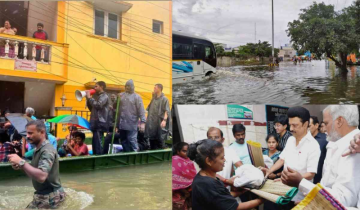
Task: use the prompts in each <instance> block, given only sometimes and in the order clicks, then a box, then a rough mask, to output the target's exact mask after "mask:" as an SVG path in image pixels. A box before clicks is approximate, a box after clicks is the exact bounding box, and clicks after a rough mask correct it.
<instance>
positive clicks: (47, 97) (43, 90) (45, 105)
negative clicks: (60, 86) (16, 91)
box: [24, 81, 55, 116]
mask: <svg viewBox="0 0 360 210" xmlns="http://www.w3.org/2000/svg"><path fill="white" fill-rule="evenodd" d="M54 92H55V84H54V83H46V82H40V81H39V82H25V99H24V105H25V108H26V107H32V108H34V109H35V112H36V113H35V115H36V116H41V115H49V114H50V110H51V109H52V108H53V107H52V105H53V100H54Z"/></svg>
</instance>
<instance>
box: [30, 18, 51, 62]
mask: <svg viewBox="0 0 360 210" xmlns="http://www.w3.org/2000/svg"><path fill="white" fill-rule="evenodd" d="M37 29H38V30H37V31H35V32H34V34H33V38H36V39H42V40H48V38H49V37H48V35H47V33H46V31H44V24H42V23H38V24H37ZM44 52H45V54H44V58H45V60H47V53H46V51H44ZM40 57H41V46H40V45H36V60H37V61H40Z"/></svg>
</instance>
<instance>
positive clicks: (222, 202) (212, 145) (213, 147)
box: [188, 139, 263, 210]
mask: <svg viewBox="0 0 360 210" xmlns="http://www.w3.org/2000/svg"><path fill="white" fill-rule="evenodd" d="M188 157H189V158H190V159H191V160H195V162H196V163H197V164H198V165H199V167H200V169H201V170H200V171H199V173H198V174H197V175H196V176H195V178H194V181H193V183H192V185H191V187H192V209H193V210H202V209H204V210H205V209H212V210H223V209H227V210H239V209H251V208H254V207H256V206H259V205H260V204H262V203H263V200H262V199H255V200H251V201H247V202H244V203H238V202H237V201H236V199H235V198H234V197H233V196H232V195H231V194H230V192H229V190H228V189H227V188H226V187H225V185H224V183H223V182H221V181H220V180H219V178H217V177H216V172H218V171H221V170H222V169H223V167H224V164H225V154H224V147H223V145H222V144H221V143H219V142H217V141H213V140H209V139H206V140H201V141H198V142H196V143H194V144H190V146H189V151H188Z"/></svg>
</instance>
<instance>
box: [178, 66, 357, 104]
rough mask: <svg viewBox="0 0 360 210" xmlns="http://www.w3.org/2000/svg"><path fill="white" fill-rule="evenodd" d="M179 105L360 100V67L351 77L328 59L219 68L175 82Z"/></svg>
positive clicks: (336, 102) (354, 69) (351, 70)
mask: <svg viewBox="0 0 360 210" xmlns="http://www.w3.org/2000/svg"><path fill="white" fill-rule="evenodd" d="M173 101H174V103H176V104H230V103H237V104H265V103H266V104H279V105H281V104H284V105H285V104H286V105H301V104H339V103H344V104H349V103H360V66H358V67H356V66H353V67H349V72H348V74H347V76H345V77H344V76H342V75H341V74H339V70H338V69H337V68H336V67H335V65H329V66H327V64H326V62H325V61H312V62H304V63H300V64H298V65H294V64H293V63H292V62H283V63H281V64H280V66H279V67H276V68H273V69H270V68H269V67H268V66H234V67H226V68H225V67H219V68H218V70H217V73H216V74H215V75H212V76H211V77H210V78H206V79H204V80H202V81H196V82H192V83H187V84H178V85H173Z"/></svg>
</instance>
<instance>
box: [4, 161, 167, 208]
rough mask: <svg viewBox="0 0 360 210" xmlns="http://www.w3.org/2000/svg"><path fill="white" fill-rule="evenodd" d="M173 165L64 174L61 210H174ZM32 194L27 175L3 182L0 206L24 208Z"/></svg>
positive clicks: (62, 176) (165, 164) (163, 164)
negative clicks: (63, 196) (172, 208)
mask: <svg viewBox="0 0 360 210" xmlns="http://www.w3.org/2000/svg"><path fill="white" fill-rule="evenodd" d="M170 164H171V163H161V164H152V165H145V166H134V167H131V166H129V167H124V168H118V169H107V170H102V171H89V172H80V173H71V174H61V181H62V184H63V186H64V187H65V191H66V192H67V193H68V196H67V200H66V202H65V204H64V205H63V206H62V207H61V209H171V189H172V188H171V167H170ZM33 193H34V188H33V187H32V185H31V180H30V179H28V178H25V177H22V178H17V179H14V180H8V181H0V209H24V208H25V207H26V206H27V205H28V204H29V203H30V202H31V200H32V194H33Z"/></svg>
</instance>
